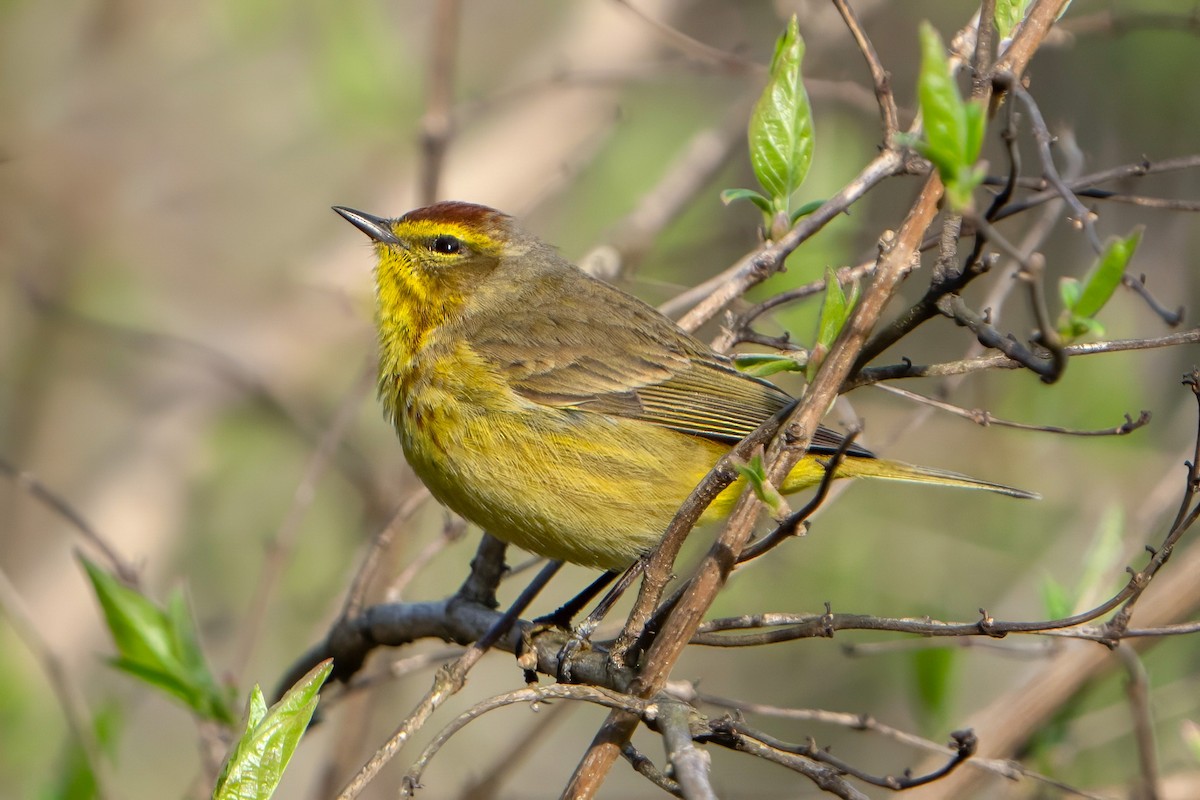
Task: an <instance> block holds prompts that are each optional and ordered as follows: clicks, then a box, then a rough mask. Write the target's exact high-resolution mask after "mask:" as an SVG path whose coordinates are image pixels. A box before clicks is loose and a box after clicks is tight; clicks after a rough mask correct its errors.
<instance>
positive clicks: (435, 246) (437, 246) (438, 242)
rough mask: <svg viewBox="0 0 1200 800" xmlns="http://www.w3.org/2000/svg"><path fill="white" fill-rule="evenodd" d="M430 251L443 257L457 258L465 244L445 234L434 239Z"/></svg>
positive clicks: (430, 244)
mask: <svg viewBox="0 0 1200 800" xmlns="http://www.w3.org/2000/svg"><path fill="white" fill-rule="evenodd" d="M429 249H430V250H432V251H433V252H435V253H441V254H442V255H447V256H455V255H458V254H459V253H461V252H462V249H463V243H462V241H461V240H460V239H459V238H458V237H456V236H450V235H448V234H445V233H443V234H442V235H440V236H436V237H434V239H433V241H431V242H430V243H429Z"/></svg>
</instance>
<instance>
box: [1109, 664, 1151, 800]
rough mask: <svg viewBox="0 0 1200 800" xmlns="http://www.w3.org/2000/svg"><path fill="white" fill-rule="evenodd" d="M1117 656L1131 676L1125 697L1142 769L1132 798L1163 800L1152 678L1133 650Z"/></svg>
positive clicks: (1126, 686) (1129, 676)
mask: <svg viewBox="0 0 1200 800" xmlns="http://www.w3.org/2000/svg"><path fill="white" fill-rule="evenodd" d="M1116 652H1117V656H1118V657H1119V658H1120V659H1121V663H1122V664H1123V665H1124V667H1125V672H1126V675H1127V676H1128V682H1127V683H1126V685H1125V694H1126V696H1127V697H1128V698H1129V712H1130V716H1131V717H1132V718H1133V738H1134V741H1135V742H1137V753H1138V764H1139V766H1140V768H1141V774H1140V775H1139V779H1138V781H1137V784H1136V788H1135V789H1134V791H1133V796H1134V797H1144V798H1152V797H1162V787H1161V786H1160V785H1159V769H1158V754H1157V752H1156V748H1155V744H1154V715H1153V712H1152V711H1151V709H1150V677H1149V676H1148V675H1147V674H1146V665H1145V664H1143V663H1142V659H1141V657H1140V656H1139V655H1138V654H1137V653H1136V652H1135V651H1134V650H1132V649H1130V648H1128V647H1118V648H1117V651H1116Z"/></svg>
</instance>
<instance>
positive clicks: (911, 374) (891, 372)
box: [845, 328, 1200, 391]
mask: <svg viewBox="0 0 1200 800" xmlns="http://www.w3.org/2000/svg"><path fill="white" fill-rule="evenodd" d="M1196 343H1200V328H1190V329H1188V330H1186V331H1180V332H1179V333H1171V334H1168V335H1166V336H1152V337H1148V338H1143V339H1116V340H1112V341H1106V342H1085V343H1082V344H1069V345H1067V346H1066V347H1064V348H1063V352H1064V353H1065V354H1066V355H1067V357H1068V358H1073V357H1075V356H1088V355H1096V354H1099V353H1119V352H1123V351H1126V350H1153V349H1156V348H1159V347H1178V346H1179V345H1184V344H1196ZM1022 366H1025V365H1024V364H1022V363H1021V362H1019V361H1017V360H1015V359H1011V358H1008V357H1007V356H1004V355H998V354H992V355H987V356H978V357H975V358H964V359H960V360H958V361H948V362H945V363H942V364H913V363H912V362H911V361H906V362H904V363H901V364H891V365H887V366H882V367H867V368H866V369H864V370H863V371H862V372H860V373H858V374H857V375H856V376H854V377H853V378H851V379H850V380H849V381H848V382H847V384H846V387H845V389H846V391H849V390H850V389H854V388H857V387H859V386H864V385H866V384H871V383H879V382H880V381H888V380H897V379H899V378H925V377H938V376H946V375H964V374H967V373H971V372H980V371H983V370H990V369H1019V368H1021V367H1022Z"/></svg>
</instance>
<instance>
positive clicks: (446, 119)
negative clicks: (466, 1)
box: [419, 0, 462, 206]
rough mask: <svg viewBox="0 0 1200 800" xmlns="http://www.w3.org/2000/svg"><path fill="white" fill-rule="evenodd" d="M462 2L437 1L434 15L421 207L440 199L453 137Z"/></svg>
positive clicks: (423, 121) (423, 137)
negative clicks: (444, 169) (447, 156)
mask: <svg viewBox="0 0 1200 800" xmlns="http://www.w3.org/2000/svg"><path fill="white" fill-rule="evenodd" d="M461 5H462V4H461V0H438V2H437V4H436V6H435V8H434V13H433V35H432V36H431V37H430V41H431V42H432V44H431V46H430V51H429V69H428V70H427V71H426V77H427V79H428V81H427V83H426V89H425V113H424V114H422V115H421V152H422V157H421V159H420V169H421V176H420V184H419V185H420V195H419V200H420V205H423V206H427V205H429V204H430V203H433V202H434V201H435V200H437V199H438V198H439V191H438V190H439V186H440V184H441V178H442V164H443V163H444V162H445V160H446V150H447V148H448V147H449V145H450V137H451V136H452V135H453V133H454V64H455V60H456V55H457V53H456V51H457V47H458V18H459V12H460V9H461Z"/></svg>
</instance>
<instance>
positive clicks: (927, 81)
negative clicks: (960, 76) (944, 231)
mask: <svg viewBox="0 0 1200 800" xmlns="http://www.w3.org/2000/svg"><path fill="white" fill-rule="evenodd" d="M917 96H918V99H919V100H920V104H921V118H922V121H923V127H924V132H925V138H924V139H923V140H922V141H921V142H919V143H918V144H917V150H918V151H920V153H921V154H922V155H923V156H925V157H926V158H928V159H929V160H930V161H931V162H932V163H933V165H934V167H935V168H936V169H937V171H938V175H940V176H941V179H942V183H943V184H945V187H946V199H947V200H948V201H949V202H950V204H951V206H953V207H954V208H958V209H962V208H966V207H968V206H969V205H970V202H971V192H972V191H974V189H975V187H977V186H978V185H979V184H980V183H981V182H982V181H983V178H984V176H985V172H984V170H983V169H982V168H980V167H977V166H976V164H975V162H976V161H977V160H978V159H979V152H980V150H981V149H982V147H983V135H984V132H985V130H986V127H987V118H986V114H985V109H984V107H983V103H982V102H980V101H978V100H972V101H970V102H966V103H965V102H963V99H962V94H961V93H960V92H959V91H958V84H957V83H955V82H954V76H953V75H951V74H950V64H949V62H948V60H947V59H946V48H945V46H944V45H943V44H942V37H941V36H940V35H938V32H937V31H936V30H935V29H934V27H933V26H932V25H930V24H929V23H928V22H922V23H921V74H920V77H919V78H918V80H917Z"/></svg>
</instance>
